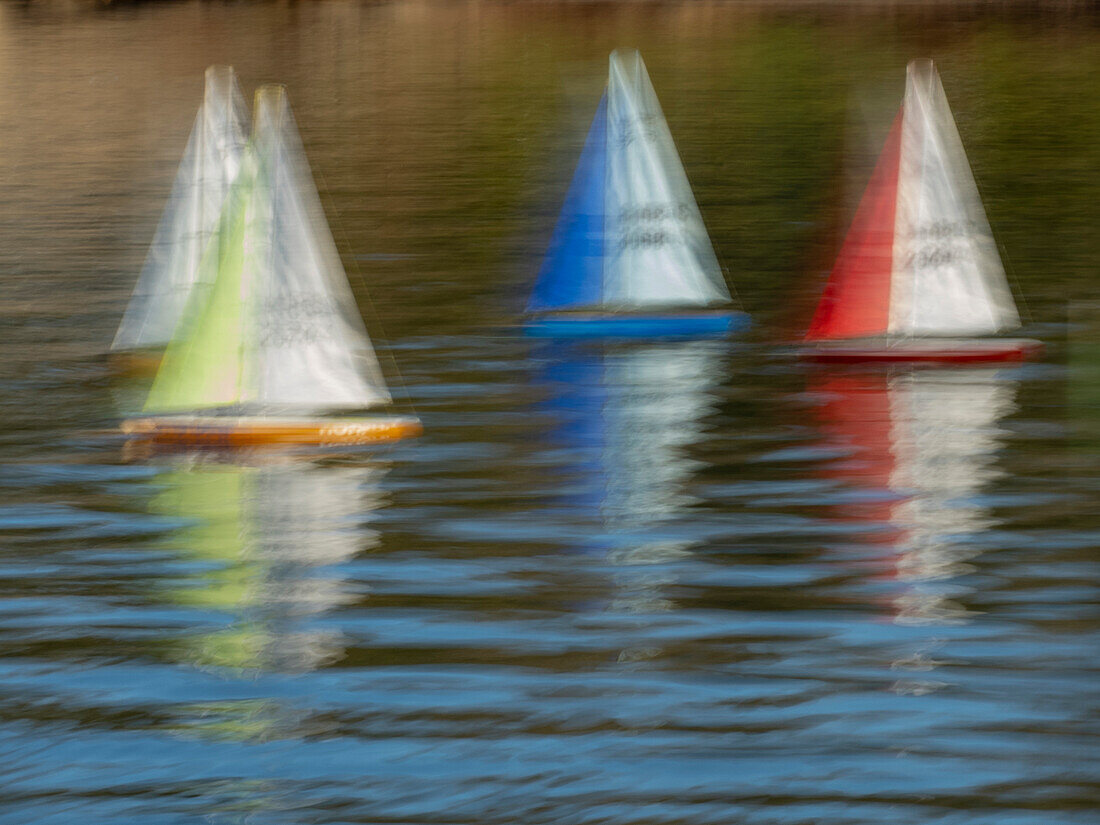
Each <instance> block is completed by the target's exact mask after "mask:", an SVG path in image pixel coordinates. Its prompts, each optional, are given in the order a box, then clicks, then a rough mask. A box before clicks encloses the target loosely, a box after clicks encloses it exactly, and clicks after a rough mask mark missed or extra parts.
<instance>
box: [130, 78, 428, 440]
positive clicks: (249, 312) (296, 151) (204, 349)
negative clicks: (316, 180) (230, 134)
mask: <svg viewBox="0 0 1100 825" xmlns="http://www.w3.org/2000/svg"><path fill="white" fill-rule="evenodd" d="M199 270H200V271H199V276H198V278H197V279H196V282H195V285H194V286H193V287H192V289H191V293H190V296H189V297H188V301H187V306H186V308H185V309H184V310H183V312H182V316H181V318H180V321H179V323H178V324H177V326H176V330H175V333H174V335H173V337H172V340H171V342H170V343H169V344H168V347H167V349H166V350H165V353H164V358H163V359H162V361H161V364H160V369H159V370H158V372H157V375H156V378H155V379H154V381H153V386H152V388H151V390H150V392H149V396H148V398H147V399H146V402H145V408H144V413H145V415H143V416H142V417H140V418H133V419H130V420H128V421H125V422H123V424H122V430H123V432H125V433H128V434H130V435H132V436H134V437H136V438H139V439H143V440H147V441H152V442H154V443H158V444H168V445H175V446H181V445H182V446H187V445H193V446H217V447H243V446H255V445H260V444H292V445H293V444H316V445H333V444H365V443H371V442H376V441H390V440H393V439H397V438H403V437H405V436H410V435H417V434H419V432H420V422H419V421H417V419H415V418H413V417H411V416H401V415H356V416H355V417H347V414H349V413H353V412H354V411H360V410H369V409H372V408H378V407H382V406H384V405H387V404H389V402H390V400H391V399H390V394H389V391H388V390H387V388H386V384H385V381H384V380H383V378H382V371H381V368H380V367H379V364H378V359H377V357H376V356H375V353H374V349H373V347H372V346H371V343H370V340H369V338H368V337H367V333H366V329H365V328H364V326H363V320H362V318H361V317H360V315H359V310H358V307H357V306H356V303H355V298H354V296H353V295H352V293H351V289H350V287H349V286H348V281H347V276H346V275H345V274H344V270H343V266H342V265H341V263H340V257H339V255H338V253H337V251H336V246H335V244H334V242H333V240H332V235H331V233H330V232H329V230H328V225H327V223H326V221H325V218H324V212H323V210H322V209H321V204H320V201H319V199H318V197H317V192H316V189H315V188H314V186H313V180H312V176H311V175H310V172H309V167H308V165H307V163H306V161H305V155H304V152H303V151H302V147H301V143H300V141H299V139H298V132H297V129H296V128H295V126H294V120H293V116H292V115H291V113H290V107H289V105H288V104H287V100H286V92H285V90H284V89H283V88H282V87H281V86H265V87H263V88H261V89H260V90H259V91H258V92H257V93H256V109H255V115H254V121H253V132H252V139H251V141H250V142H249V143H248V145H247V146H246V147H245V150H244V152H243V154H242V158H241V171H240V173H239V174H238V176H237V178H236V179H235V180H234V182H233V185H232V188H231V189H230V191H229V193H228V195H227V196H226V201H225V206H224V208H223V210H222V213H221V218H220V220H219V222H218V225H217V228H216V231H215V232H214V233H213V237H212V238H211V240H210V242H209V243H208V244H207V246H206V248H205V250H204V252H203V256H202V262H201V263H200V265H199Z"/></svg>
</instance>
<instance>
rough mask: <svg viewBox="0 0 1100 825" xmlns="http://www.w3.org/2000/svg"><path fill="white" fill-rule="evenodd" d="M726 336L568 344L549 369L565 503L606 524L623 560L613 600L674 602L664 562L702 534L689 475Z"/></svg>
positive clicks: (611, 552)
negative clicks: (687, 517)
mask: <svg viewBox="0 0 1100 825" xmlns="http://www.w3.org/2000/svg"><path fill="white" fill-rule="evenodd" d="M722 347H723V345H722V343H721V342H715V341H680V342H664V343H652V344H646V345H622V346H618V345H611V344H609V345H606V346H601V345H599V344H594V343H590V344H580V343H578V344H571V345H568V344H561V343H559V344H558V345H556V347H555V348H552V349H551V351H550V352H549V353H548V356H549V358H550V361H549V364H548V366H547V367H546V368H545V369H544V370H543V372H542V374H541V378H542V380H543V381H545V382H546V383H548V384H549V385H551V387H552V391H553V394H552V397H551V398H550V400H549V402H548V404H547V407H548V408H549V410H550V411H551V413H552V414H553V416H554V418H555V420H556V424H555V425H554V426H552V430H551V439H552V443H553V444H554V446H556V447H561V448H565V449H566V450H568V451H569V452H568V453H567V455H568V456H569V459H567V461H566V462H565V468H564V469H565V470H566V472H567V473H568V474H569V475H570V476H571V478H570V481H569V483H568V484H567V485H566V489H568V490H569V491H570V492H569V493H567V494H565V495H563V496H562V497H561V501H562V503H563V504H565V505H566V507H567V509H569V510H572V511H573V512H574V513H575V514H576V515H577V516H579V517H580V518H582V519H585V520H588V519H590V518H592V517H595V518H596V519H597V520H598V524H599V527H600V540H599V549H600V550H601V551H602V552H603V553H604V555H605V557H606V558H607V560H608V561H609V562H611V563H612V564H614V565H616V566H618V567H621V568H623V569H622V572H621V573H618V574H616V575H615V576H614V579H613V584H614V590H615V593H614V595H613V597H612V600H611V603H610V605H609V609H610V610H612V611H619V612H632V613H643V612H653V611H661V610H668V609H671V608H672V607H673V604H672V603H671V602H670V601H669V600H668V599H666V598H665V597H664V595H663V591H664V589H665V588H666V587H667V585H669V584H671V583H672V582H673V581H674V577H673V574H672V573H671V572H670V571H668V570H663V571H661V572H658V571H657V570H656V569H654V568H655V567H656V566H658V565H664V564H668V563H669V562H673V561H676V560H678V559H680V558H682V557H683V556H684V555H685V554H687V552H688V551H689V550H690V548H691V547H692V546H693V545H694V544H696V543H697V542H698V538H696V537H695V536H693V535H692V534H691V533H690V531H685V529H684V525H683V523H682V521H681V519H682V517H683V516H684V514H685V511H686V510H687V508H688V507H689V506H690V505H691V504H692V503H693V502H694V501H695V498H694V497H693V496H692V495H691V493H690V491H689V486H690V481H691V478H692V476H693V475H694V474H695V472H696V471H697V469H698V468H699V467H700V466H701V462H699V461H697V460H696V459H693V458H692V457H691V456H690V455H689V452H690V449H691V447H692V446H693V445H694V444H696V443H698V442H699V441H701V440H702V438H703V430H704V423H703V422H704V419H705V417H706V415H707V414H708V413H709V412H710V411H712V409H713V408H714V404H715V399H714V395H713V387H714V385H715V384H716V382H717V374H718V371H719V369H720V363H719V361H720V358H721V355H722Z"/></svg>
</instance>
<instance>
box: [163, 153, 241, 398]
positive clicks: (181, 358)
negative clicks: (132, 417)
mask: <svg viewBox="0 0 1100 825" xmlns="http://www.w3.org/2000/svg"><path fill="white" fill-rule="evenodd" d="M245 167H246V168H245V169H244V170H242V172H241V177H240V178H239V179H238V181H237V183H236V185H234V187H233V190H232V192H231V193H230V196H229V198H228V200H227V203H226V207H225V210H224V212H223V213H222V217H221V220H220V221H219V225H218V231H217V233H216V234H215V236H214V238H213V239H212V240H211V242H210V245H209V246H207V248H206V252H205V253H204V254H203V261H202V264H201V268H200V271H201V273H202V275H203V278H202V280H203V281H205V282H208V283H210V284H211V286H209V287H206V288H203V289H196V290H195V291H194V292H192V294H191V298H190V300H189V302H188V305H187V308H186V309H185V311H184V314H183V317H182V318H181V320H180V323H179V325H178V326H177V327H176V333H175V335H174V337H173V338H172V341H171V343H169V345H168V348H167V350H165V353H164V358H163V360H162V361H161V365H160V369H159V370H158V372H157V375H156V378H155V379H154V381H153V386H152V388H151V389H150V391H149V396H148V398H146V400H145V411H146V412H180V411H186V410H200V409H210V408H212V407H224V406H231V405H233V404H237V403H238V402H239V401H240V400H241V396H242V390H241V377H242V368H243V363H242V362H243V357H244V336H245V320H246V319H245V317H244V316H245V309H246V298H245V296H244V294H243V293H244V287H245V283H244V280H245V279H244V268H245V259H246V255H247V254H248V252H247V247H246V245H245V233H246V232H247V230H248V218H249V213H250V211H251V210H250V208H249V207H250V204H251V201H252V191H253V189H254V188H255V186H256V175H255V164H254V163H251V162H248V161H246V164H245ZM211 270H213V271H211Z"/></svg>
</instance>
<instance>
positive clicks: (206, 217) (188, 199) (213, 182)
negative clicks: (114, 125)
mask: <svg viewBox="0 0 1100 825" xmlns="http://www.w3.org/2000/svg"><path fill="white" fill-rule="evenodd" d="M247 117H248V114H247V110H246V108H245V103H244V98H242V97H241V92H240V89H239V88H238V86H237V79H236V77H235V75H234V74H233V69H232V68H230V67H229V66H211V67H210V68H208V69H207V70H206V90H205V94H204V96H203V102H202V106H200V107H199V111H198V115H197V116H196V118H195V124H194V126H193V127H192V129H191V136H190V138H189V139H188V141H187V149H186V150H185V151H184V155H183V160H182V162H181V163H180V166H179V170H178V171H177V172H176V179H175V182H174V183H173V184H172V193H171V195H170V196H169V199H168V205H167V206H166V207H165V209H164V214H163V215H162V216H161V220H160V224H159V225H158V227H157V231H156V234H155V235H154V237H153V243H152V245H151V246H150V248H149V254H148V256H147V257H146V259H145V266H144V267H143V269H142V271H141V276H140V277H139V278H138V282H137V286H136V287H135V289H134V294H133V297H132V298H131V299H130V304H129V306H128V307H127V309H126V314H125V315H124V316H123V318H122V323H121V324H120V325H119V328H118V332H117V334H116V335H115V340H114V343H112V344H111V349H112V350H116V351H126V350H136V349H143V348H155V347H162V346H164V345H165V344H167V343H168V341H169V340H170V339H171V337H172V333H173V332H174V331H175V329H176V325H177V324H178V323H179V320H180V317H181V316H182V314H183V309H184V307H185V305H186V304H187V298H188V296H189V295H190V293H191V289H192V286H193V285H194V283H195V281H196V280H197V279H198V278H199V264H200V261H201V259H202V254H203V250H204V249H205V248H206V246H207V244H208V243H209V241H210V238H211V237H212V236H213V234H214V232H215V230H216V229H217V225H218V218H219V216H220V215H221V212H222V206H223V204H224V202H225V198H226V196H227V194H228V193H229V188H230V186H231V185H232V183H233V180H234V179H235V178H236V177H237V173H238V171H239V169H240V164H241V154H242V152H243V150H244V145H245V141H246V138H247V135H246V127H245V123H246V121H247Z"/></svg>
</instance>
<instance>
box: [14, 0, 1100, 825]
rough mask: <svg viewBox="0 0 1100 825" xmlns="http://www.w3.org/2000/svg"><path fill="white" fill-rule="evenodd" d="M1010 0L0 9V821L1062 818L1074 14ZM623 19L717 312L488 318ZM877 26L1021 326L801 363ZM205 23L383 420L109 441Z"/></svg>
mask: <svg viewBox="0 0 1100 825" xmlns="http://www.w3.org/2000/svg"><path fill="white" fill-rule="evenodd" d="M998 8H1000V7H998ZM1044 8H1045V7H1042V6H1037V7H1031V6H1026V5H1023V4H1021V5H1018V6H1015V7H1014V9H1015V10H1014V11H1008V12H1006V11H1004V10H1003V8H1001V9H1000V10H999V11H996V12H994V11H990V10H989V9H986V10H984V11H983V10H981V9H979V10H973V9H971V8H970V7H957V8H955V10H953V11H952V10H946V11H945V10H944V9H943V8H942V7H939V8H937V9H932V10H927V9H921V8H909V9H908V10H905V9H903V10H902V11H896V12H893V13H882V14H869V13H867V12H866V11H858V10H853V9H850V8H847V7H837V6H829V5H809V6H806V5H801V4H800V5H798V6H794V7H782V8H779V9H778V10H771V8H770V7H762V8H761V7H753V6H744V5H739V4H717V3H665V4H655V5H651V4H623V5H619V4H615V3H605V4H572V3H565V4H558V3H531V4H523V3H520V4H498V3H490V2H471V3H463V4H449V3H439V4H435V3H420V2H405V3H382V4H371V3H363V4H357V3H350V2H349V3H343V2H333V3H318V4H271V5H259V4H230V5H221V4H202V3H195V2H181V3H171V4H138V5H132V6H120V7H106V8H102V7H94V6H91V5H87V6H85V5H80V4H73V5H63V4H58V5H41V4H12V3H7V4H4V5H2V6H0V75H2V76H3V77H4V81H3V84H2V89H0V147H2V151H0V317H2V330H3V332H2V334H0V490H2V494H0V654H2V658H0V770H2V772H3V775H4V777H5V780H6V781H5V782H4V786H3V789H2V790H0V821H3V822H13V823H17V822H18V823H22V822H32V821H33V822H40V823H49V824H50V825H52V824H53V823H66V824H67V823H81V825H98V823H104V825H105V824H106V823H112V825H114V824H115V823H130V822H133V823H142V825H168V824H169V823H172V824H173V825H175V823H193V822H213V823H245V822H248V823H264V824H265V825H267V823H296V824H297V823H469V822H478V823H518V822H522V823H614V825H620V824H622V823H637V824H638V825H641V824H642V823H645V824H646V825H650V824H651V823H692V825H696V824H697V823H698V824H702V823H735V822H736V823H753V824H754V825H755V824H757V823H759V824H760V825H763V824H764V823H768V825H779V824H780V823H782V825H793V823H802V824H805V823H815V825H819V824H822V823H827V824H828V825H842V824H844V825H847V824H849V823H850V824H852V825H855V823H867V822H881V821H889V822H892V823H899V825H900V824H901V823H905V825H909V824H910V823H911V824H912V825H918V823H919V824H920V825H924V824H925V823H931V822H936V823H950V824H951V825H954V823H958V824H959V825H963V824H964V823H965V825H974V824H975V823H989V824H990V825H993V823H996V825H1048V823H1074V825H1077V824H1078V823H1081V822H1083V821H1084V820H1086V819H1087V818H1088V817H1089V816H1090V813H1094V812H1095V803H1096V791H1097V779H1098V777H1097V771H1096V768H1095V764H1096V755H1097V744H1096V737H1097V729H1096V725H1095V718H1096V711H1097V705H1098V696H1097V689H1096V684H1097V673H1096V667H1095V665H1094V662H1095V653H1096V650H1097V642H1098V635H1100V619H1098V616H1097V612H1096V609H1095V605H1096V603H1097V601H1098V595H1100V594H1098V593H1097V585H1096V582H1097V574H1098V573H1100V570H1098V565H1097V560H1096V549H1095V548H1096V546H1097V544H1098V542H1100V521H1098V518H1097V515H1096V509H1097V508H1096V504H1097V500H1098V487H1100V471H1098V467H1097V463H1096V459H1095V456H1096V451H1097V447H1098V445H1100V428H1098V427H1097V426H1096V424H1097V421H1098V416H1100V405H1098V402H1097V397H1098V396H1097V393H1096V389H1095V388H1096V386H1097V384H1096V381H1097V380H1098V376H1097V374H1096V369H1095V366H1094V365H1095V363H1096V354H1097V353H1098V352H1100V347H1098V346H1097V341H1098V340H1100V335H1098V334H1097V333H1098V332H1100V312H1097V310H1096V306H1097V304H1096V301H1097V297H1098V296H1097V295H1096V294H1095V287H1094V283H1095V269H1096V260H1097V258H1098V252H1100V250H1098V249H1097V241H1096V233H1095V231H1094V229H1095V226H1096V225H1097V223H1098V221H1097V218H1098V217H1100V216H1098V214H1097V202H1098V198H1097V187H1096V169H1097V168H1100V157H1098V150H1097V142H1096V140H1095V136H1096V134H1097V132H1098V127H1100V122H1098V120H1100V117H1098V109H1097V107H1096V106H1095V103H1094V101H1095V99H1096V96H1097V92H1098V91H1100V89H1098V87H1097V84H1098V82H1100V81H1098V78H1100V47H1098V44H1100V40H1098V39H1097V29H1096V22H1097V21H1096V18H1095V16H1092V15H1089V14H1084V13H1074V12H1073V10H1072V8H1070V9H1069V10H1067V9H1062V10H1061V11H1059V12H1057V13H1055V12H1051V11H1046V10H1044ZM624 45H633V46H637V47H638V48H640V49H641V51H642V53H643V55H644V56H645V58H646V61H647V64H648V66H649V70H650V74H651V76H652V78H653V82H654V84H655V86H656V89H657V92H658V94H659V95H660V97H661V100H662V102H663V105H664V107H665V112H666V115H667V117H668V120H669V123H670V128H671V130H672V134H673V136H674V137H675V138H676V140H677V143H678V147H679V150H680V153H681V155H682V158H683V161H684V164H685V167H686V169H687V173H688V176H689V178H690V179H691V181H692V182H693V184H694V186H695V190H696V194H697V197H698V200H699V204H700V208H701V210H702V212H703V215H704V218H705V220H706V222H707V225H708V227H709V229H710V231H711V234H712V237H713V239H714V241H715V245H716V248H717V252H718V255H719V258H720V260H721V261H722V263H723V265H724V266H725V267H726V268H727V269H728V274H729V278H730V281H731V283H732V285H733V286H734V287H735V288H736V290H737V292H738V294H739V296H740V300H741V301H742V302H743V304H744V306H745V308H746V309H747V310H749V311H750V312H751V313H752V314H753V316H754V318H755V320H756V327H755V329H754V331H753V332H752V334H750V335H749V336H747V337H745V338H742V339H739V340H734V341H728V342H665V343H662V342H644V343H638V344H633V345H626V344H600V343H589V344H578V345H560V344H549V343H533V342H529V341H525V340H524V339H522V338H521V337H520V336H518V335H516V334H515V332H514V330H513V327H512V325H513V324H514V323H515V321H516V319H517V313H518V310H519V308H520V307H521V306H522V303H523V299H524V294H525V290H526V289H527V288H528V287H529V285H530V283H531V281H532V278H533V275H534V272H535V271H536V269H537V265H538V257H539V255H540V253H541V250H542V248H543V247H544V245H545V243H546V242H547V240H548V239H549V235H550V232H551V229H552V223H553V219H554V215H555V213H556V210H557V206H558V204H559V202H560V200H561V198H562V196H563V195H564V192H565V188H566V186H567V183H568V177H569V175H570V173H571V169H572V164H573V162H574V160H575V157H576V153H577V152H578V151H579V148H580V145H581V143H582V141H583V137H584V133H585V130H586V129H587V125H588V120H589V119H590V118H591V116H592V113H593V112H594V110H595V105H596V102H597V100H598V97H599V93H600V88H601V85H602V83H603V79H604V76H605V73H606V58H607V53H608V52H609V51H610V50H611V49H612V48H614V47H616V46H624ZM920 55H926V56H931V57H933V58H935V59H936V60H937V62H938V63H939V66H940V72H941V75H942V77H943V82H944V85H945V88H946V91H947V96H948V99H949V100H950V102H951V104H952V106H953V107H954V110H955V113H956V117H957V120H958V123H959V130H960V133H961V134H962V137H963V140H964V143H965V144H966V146H967V149H968V152H969V155H970V161H971V164H972V166H973V168H974V172H975V177H976V178H977V180H978V183H979V186H980V187H981V189H982V192H983V197H984V199H985V203H986V206H987V209H988V212H989V216H990V222H991V224H992V226H993V230H994V233H995V235H996V236H997V239H998V241H999V243H1000V245H1001V247H1002V249H1003V251H1004V253H1005V260H1006V267H1007V268H1008V269H1009V271H1010V273H1011V275H1012V279H1013V288H1014V290H1015V292H1016V295H1017V298H1018V299H1019V300H1020V303H1021V309H1022V312H1023V313H1024V314H1025V315H1026V316H1027V317H1028V319H1029V324H1030V327H1029V331H1030V332H1031V333H1032V334H1034V335H1037V336H1039V337H1042V338H1044V339H1046V340H1047V341H1048V342H1049V344H1050V348H1049V351H1048V354H1047V356H1046V357H1045V359H1044V360H1043V361H1041V362H1039V363H1035V364H1031V365H1027V366H1023V367H1018V368H1007V369H978V370H924V371H920V372H917V373H907V372H904V371H894V372H884V371H871V372H866V371H853V370H826V369H820V368H818V369H808V368H805V367H802V366H799V365H798V364H796V363H794V362H793V361H792V360H791V359H790V358H789V357H788V356H787V355H786V354H785V353H784V351H783V350H782V349H777V348H776V347H775V346H774V344H775V343H776V342H777V341H783V340H786V339H788V338H789V336H791V335H793V334H795V332H796V331H797V330H798V329H799V328H800V326H801V325H803V324H804V323H805V322H806V321H807V320H808V312H809V311H810V310H811V308H812V304H813V299H814V295H815V294H816V292H817V290H818V289H819V288H820V284H821V278H822V275H823V273H824V271H825V270H827V268H828V266H829V263H830V261H831V258H832V255H833V254H835V251H836V248H837V245H838V243H839V240H840V237H841V235H842V233H843V231H844V228H845V225H846V223H847V221H848V220H849V218H850V215H851V213H852V211H853V209H854V205H855V202H856V198H858V193H859V191H860V189H861V187H862V185H863V182H864V181H865V180H866V177H867V175H868V174H869V170H870V168H871V166H872V165H873V161H874V156H875V153H876V152H877V148H878V146H879V145H880V144H881V141H882V139H883V137H884V136H885V132H886V129H887V127H888V125H889V123H890V120H891V118H892V117H893V114H894V111H895V110H896V107H897V105H898V103H899V101H900V96H901V92H902V88H903V83H904V65H905V63H906V61H907V60H908V59H910V58H911V57H914V56H920ZM214 62H228V63H232V64H234V65H235V66H236V68H237V71H238V74H239V75H240V77H241V80H242V84H243V86H244V87H245V91H246V93H250V92H251V89H252V88H254V87H255V86H257V85H259V84H260V83H262V82H268V81H281V82H283V83H285V84H287V87H288V92H289V95H290V100H291V103H292V105H293V106H294V108H295V112H296V115H297V119H298V122H299V124H300V128H301V131H302V136H303V141H304V143H305V147H306V150H307V153H308V155H309V158H310V161H311V163H312V165H313V169H314V172H315V176H316V178H317V181H318V184H319V188H320V190H321V195H322V200H323V202H324V205H325V208H326V210H327V211H328V214H329V217H330V220H331V223H332V226H333V230H334V234H335V236H336V240H337V245H338V246H339V248H340V251H341V254H342V255H343V256H344V260H345V264H346V265H347V267H348V269H349V273H350V274H351V277H352V282H353V286H354V288H355V290H356V293H357V295H358V297H359V299H360V303H361V306H362V309H363V312H364V316H365V318H366V320H367V324H368V327H369V328H370V330H371V332H372V334H373V335H374V337H375V338H376V340H377V341H378V342H379V344H380V348H381V349H383V350H384V351H385V352H386V353H387V369H388V370H389V371H390V376H391V379H392V380H393V384H394V390H395V394H397V395H399V396H402V397H403V398H405V399H406V400H407V402H408V403H409V404H410V405H411V406H412V407H413V408H414V409H415V410H416V412H417V413H418V414H419V415H420V416H421V417H422V418H423V420H424V424H425V435H424V436H423V437H422V438H420V439H417V440H415V441H410V442H408V443H404V444H401V445H398V446H396V447H393V448H391V449H387V450H383V451H376V452H375V451H372V452H355V453H350V454H333V455H288V454H279V453H264V454H217V453H207V454H203V455H172V456H154V457H149V456H143V455H141V454H138V453H135V452H134V451H133V450H132V449H130V448H127V447H126V445H125V444H124V443H123V441H122V440H121V439H120V438H119V437H117V436H114V435H112V434H110V433H111V432H112V428H113V427H114V426H115V424H116V422H117V419H118V416H119V414H120V412H122V411H123V410H124V408H126V407H127V406H131V407H132V405H133V404H134V403H136V401H135V400H136V399H140V397H141V385H140V384H138V385H134V384H127V383H125V382H122V381H119V380H117V379H116V378H113V377H112V376H111V375H110V373H109V372H108V370H107V368H106V364H105V362H104V360H103V359H102V357H101V356H102V353H103V352H104V350H105V349H106V347H107V346H108V345H109V342H110V340H111V338H112V336H113V334H114V329H115V326H116V325H117V323H118V320H119V318H120V317H121V314H122V311H123V308H124V306H125V303H126V300H127V298H128V295H129V291H130V289H131V288H132V285H133V282H134V280H135V279H136V277H137V273H138V271H139V269H140V266H141V262H142V259H143V256H144V252H145V248H146V246H147V244H148V242H149V240H150V239H151V237H152V233H153V230H154V228H155V225H156V221H157V219H158V216H159V212H160V208H161V206H162V205H163V202H164V200H165V198H166V197H167V192H168V189H169V186H170V184H171V180H172V177H173V175H174V173H175V164H176V162H177V160H178V158H179V156H180V154H181V153H182V150H183V146H184V144H185V142H186V138H187V132H188V129H189V128H190V123H191V120H192V118H193V115H194V110H195V107H196V106H197V105H198V102H199V98H200V96H201V86H202V71H203V69H204V68H205V67H206V65H208V64H210V63H214ZM391 361H392V363H390V362H391ZM394 367H396V368H397V369H398V370H399V373H400V376H399V377H398V375H397V373H396V372H395V371H394Z"/></svg>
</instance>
